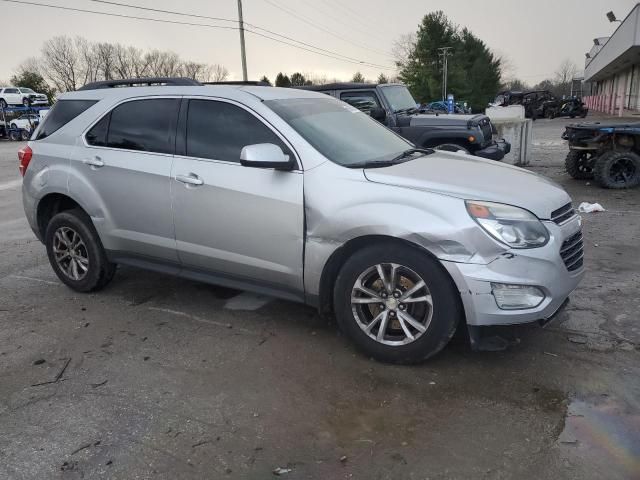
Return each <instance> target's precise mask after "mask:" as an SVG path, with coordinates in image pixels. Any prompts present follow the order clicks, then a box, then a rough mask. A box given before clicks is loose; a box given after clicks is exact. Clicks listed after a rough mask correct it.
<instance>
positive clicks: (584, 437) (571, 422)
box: [558, 397, 640, 479]
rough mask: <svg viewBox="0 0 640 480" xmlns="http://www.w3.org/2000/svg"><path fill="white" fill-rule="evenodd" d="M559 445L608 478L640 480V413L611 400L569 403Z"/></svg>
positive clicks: (604, 398)
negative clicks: (607, 474) (606, 473)
mask: <svg viewBox="0 0 640 480" xmlns="http://www.w3.org/2000/svg"><path fill="white" fill-rule="evenodd" d="M558 442H559V443H560V444H561V445H563V446H566V447H568V448H571V449H572V450H573V451H572V453H574V454H576V455H578V456H579V457H581V458H582V459H584V460H585V461H587V462H588V463H589V464H591V463H594V467H597V468H598V469H603V470H605V471H608V472H609V473H610V474H611V478H614V477H617V476H621V477H622V478H634V479H635V478H640V413H630V412H629V410H628V409H627V408H625V407H624V406H623V405H622V404H621V403H619V402H617V401H615V400H614V399H613V398H610V397H602V398H601V399H599V400H598V401H595V402H588V401H585V400H581V399H574V400H572V401H571V403H570V404H569V408H568V410H567V417H566V419H565V426H564V430H563V431H562V433H561V434H560V437H559V438H558Z"/></svg>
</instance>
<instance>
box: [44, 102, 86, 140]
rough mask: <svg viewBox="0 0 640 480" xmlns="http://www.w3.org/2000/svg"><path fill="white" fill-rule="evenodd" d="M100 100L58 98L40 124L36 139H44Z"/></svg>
mask: <svg viewBox="0 0 640 480" xmlns="http://www.w3.org/2000/svg"><path fill="white" fill-rule="evenodd" d="M97 102H98V100H58V101H57V102H56V104H55V105H54V106H53V107H52V108H51V110H49V113H47V116H46V117H45V118H44V121H43V122H42V123H41V124H40V128H38V132H37V134H36V137H35V138H34V140H42V139H43V138H46V137H48V136H49V135H51V134H52V133H53V132H55V131H57V130H59V129H60V128H62V127H63V126H65V125H66V124H67V123H69V122H70V121H71V120H73V119H74V118H76V117H77V116H78V115H80V114H81V113H82V112H84V111H85V110H87V109H88V108H89V107H91V106H92V105H94V104H96V103H97Z"/></svg>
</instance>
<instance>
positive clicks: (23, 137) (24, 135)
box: [20, 130, 31, 142]
mask: <svg viewBox="0 0 640 480" xmlns="http://www.w3.org/2000/svg"><path fill="white" fill-rule="evenodd" d="M29 138H31V135H30V134H29V132H27V131H26V130H22V131H20V140H22V141H24V142H26V141H27V140H29Z"/></svg>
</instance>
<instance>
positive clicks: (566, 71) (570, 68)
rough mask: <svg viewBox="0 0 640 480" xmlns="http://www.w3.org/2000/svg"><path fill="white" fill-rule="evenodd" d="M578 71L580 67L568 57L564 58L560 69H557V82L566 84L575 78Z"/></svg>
mask: <svg viewBox="0 0 640 480" xmlns="http://www.w3.org/2000/svg"><path fill="white" fill-rule="evenodd" d="M577 72H578V67H577V66H576V64H575V63H574V62H572V61H571V60H569V59H568V58H567V59H565V60H563V61H562V63H561V64H560V67H559V68H558V70H556V82H557V83H559V84H561V85H565V84H568V83H570V82H571V80H573V77H575V76H576V73H577Z"/></svg>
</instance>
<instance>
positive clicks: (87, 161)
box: [82, 155, 104, 168]
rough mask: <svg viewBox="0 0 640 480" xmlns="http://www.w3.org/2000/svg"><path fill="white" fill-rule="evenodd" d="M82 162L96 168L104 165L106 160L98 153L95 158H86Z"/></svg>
mask: <svg viewBox="0 0 640 480" xmlns="http://www.w3.org/2000/svg"><path fill="white" fill-rule="evenodd" d="M82 163H84V164H85V165H89V166H91V167H96V168H100V167H104V162H103V161H102V159H101V158H100V157H98V156H97V155H96V156H95V157H93V158H85V159H84V160H83V161H82Z"/></svg>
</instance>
